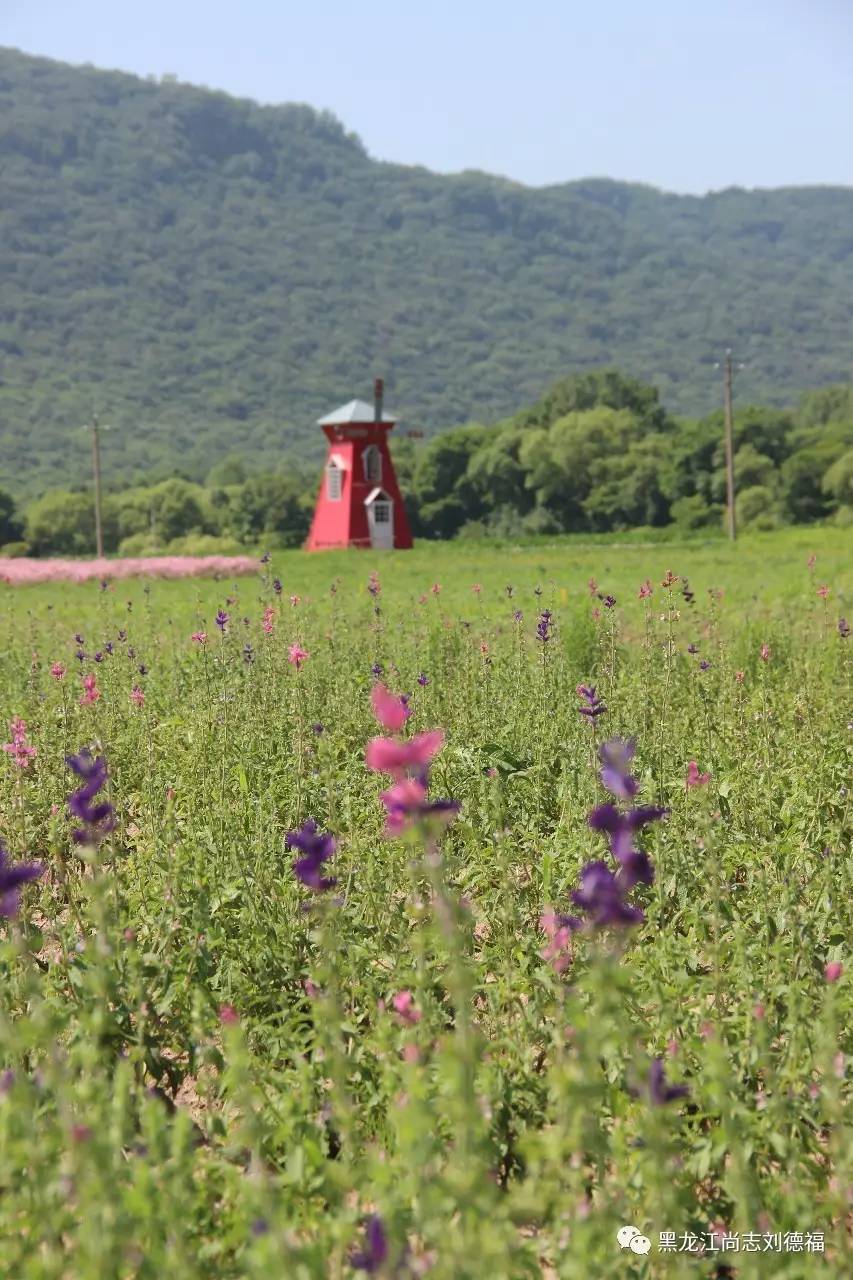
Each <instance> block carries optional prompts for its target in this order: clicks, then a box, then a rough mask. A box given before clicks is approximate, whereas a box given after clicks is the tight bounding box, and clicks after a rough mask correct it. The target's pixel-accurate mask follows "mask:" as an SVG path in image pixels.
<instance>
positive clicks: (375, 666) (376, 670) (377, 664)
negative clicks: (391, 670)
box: [370, 662, 384, 677]
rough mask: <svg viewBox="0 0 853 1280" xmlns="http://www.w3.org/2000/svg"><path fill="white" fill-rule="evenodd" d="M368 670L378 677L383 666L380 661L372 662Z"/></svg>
mask: <svg viewBox="0 0 853 1280" xmlns="http://www.w3.org/2000/svg"><path fill="white" fill-rule="evenodd" d="M370 670H371V673H372V674H373V675H375V676H377V677H379V676H381V675H382V673H383V670H384V668H383V666H382V663H381V662H374V664H373V666H372V667H371V668H370Z"/></svg>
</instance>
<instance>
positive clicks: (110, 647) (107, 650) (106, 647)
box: [104, 640, 113, 653]
mask: <svg viewBox="0 0 853 1280" xmlns="http://www.w3.org/2000/svg"><path fill="white" fill-rule="evenodd" d="M112 651H113V642H112V640H108V641H107V643H106V644H105V645H104V653H112Z"/></svg>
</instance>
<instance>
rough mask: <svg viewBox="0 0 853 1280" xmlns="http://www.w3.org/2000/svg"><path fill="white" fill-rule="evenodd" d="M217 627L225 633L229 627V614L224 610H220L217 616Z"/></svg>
mask: <svg viewBox="0 0 853 1280" xmlns="http://www.w3.org/2000/svg"><path fill="white" fill-rule="evenodd" d="M216 625H217V627H219V630H220V631H224V630H225V628H226V627H227V626H228V614H227V613H226V612H225V610H224V609H220V610H219V612H218V613H217V615H216Z"/></svg>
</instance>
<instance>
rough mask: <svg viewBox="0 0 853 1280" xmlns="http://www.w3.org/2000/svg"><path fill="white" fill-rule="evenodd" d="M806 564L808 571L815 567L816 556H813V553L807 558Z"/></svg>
mask: <svg viewBox="0 0 853 1280" xmlns="http://www.w3.org/2000/svg"><path fill="white" fill-rule="evenodd" d="M806 564H807V565H808V566H809V570H812V569H813V568H814V567H815V565H816V564H817V556H816V555H815V554H814V552H812V554H811V555H810V556H809V558H808V560H807V561H806Z"/></svg>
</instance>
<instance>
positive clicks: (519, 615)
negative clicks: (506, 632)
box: [512, 609, 524, 622]
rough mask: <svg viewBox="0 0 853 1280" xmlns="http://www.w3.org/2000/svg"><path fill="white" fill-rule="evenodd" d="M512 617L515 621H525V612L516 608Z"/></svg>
mask: <svg viewBox="0 0 853 1280" xmlns="http://www.w3.org/2000/svg"><path fill="white" fill-rule="evenodd" d="M512 618H513V622H523V621H524V614H523V613H522V612H521V610H520V609H515V610H514V611H513V615H512Z"/></svg>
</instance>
